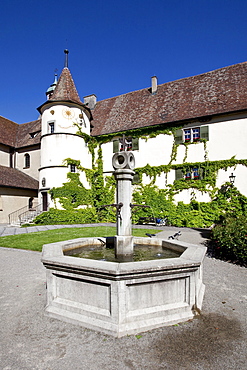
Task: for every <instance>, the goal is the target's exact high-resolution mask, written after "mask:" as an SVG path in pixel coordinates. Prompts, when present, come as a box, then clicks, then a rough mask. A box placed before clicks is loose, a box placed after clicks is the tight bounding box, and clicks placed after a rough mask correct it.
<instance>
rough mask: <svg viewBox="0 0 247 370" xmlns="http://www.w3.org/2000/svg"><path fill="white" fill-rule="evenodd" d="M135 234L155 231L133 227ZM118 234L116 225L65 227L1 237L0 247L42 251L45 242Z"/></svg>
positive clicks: (139, 234) (142, 234) (141, 234)
mask: <svg viewBox="0 0 247 370" xmlns="http://www.w3.org/2000/svg"><path fill="white" fill-rule="evenodd" d="M132 232H133V235H134V236H146V233H153V230H149V229H133V231H132ZM113 235H116V228H115V227H110V226H109V227H108V226H96V227H81V228H76V227H75V228H67V229H66V228H64V229H56V230H47V231H39V232H33V233H27V234H19V235H10V236H2V237H0V247H5V248H17V249H28V250H32V251H38V252H41V251H42V246H43V244H48V243H55V242H61V241H63V240H69V239H76V238H86V237H100V236H101V237H106V236H113Z"/></svg>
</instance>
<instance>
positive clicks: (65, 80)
mask: <svg viewBox="0 0 247 370" xmlns="http://www.w3.org/2000/svg"><path fill="white" fill-rule="evenodd" d="M65 56H66V58H65V67H64V68H63V70H62V73H61V75H60V77H59V79H58V81H56V78H55V81H54V83H53V84H52V85H51V86H50V88H49V89H48V90H47V92H46V95H47V98H48V99H47V101H46V102H45V103H44V104H42V105H41V106H40V107H39V108H38V111H39V112H40V114H41V122H42V128H41V166H40V169H39V179H40V181H39V200H40V203H42V204H43V210H47V208H48V204H50V206H53V204H52V201H51V199H50V196H49V193H48V191H49V190H50V189H51V188H53V187H59V186H62V184H63V183H64V182H66V181H67V174H68V172H77V168H76V165H73V163H71V164H70V165H69V167H67V166H66V164H65V162H64V161H65V159H67V158H70V159H74V160H75V161H78V160H79V161H80V163H81V165H82V166H83V167H85V168H89V169H91V168H92V167H91V166H92V159H91V154H90V153H89V150H88V147H87V145H86V143H85V141H84V139H83V137H82V136H80V135H78V134H77V132H78V130H79V129H80V131H81V132H83V133H85V134H87V135H90V120H91V112H90V109H89V108H87V107H86V106H85V105H84V104H83V103H82V102H81V100H80V98H79V95H78V92H77V90H76V87H75V84H74V81H73V78H72V76H71V73H70V71H69V68H68V51H67V50H65ZM80 180H81V182H82V183H83V185H84V186H85V187H89V184H88V183H87V181H86V177H85V174H84V173H81V174H80Z"/></svg>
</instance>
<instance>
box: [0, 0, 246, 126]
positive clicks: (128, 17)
mask: <svg viewBox="0 0 247 370" xmlns="http://www.w3.org/2000/svg"><path fill="white" fill-rule="evenodd" d="M246 14H247V1H246V0H234V1H233V0H231V1H230V0H207V1H206V0H173V1H172V0H142V1H140V0H115V1H113V0H94V1H88V0H87V1H85V0H70V1H68V0H67V1H65V0H59V1H58V0H49V1H47V0H42V1H41V0H5V1H2V2H1V11H0V44H1V45H0V47H1V72H0V73H1V76H0V77H1V78H0V81H1V85H0V115H1V116H4V117H6V118H8V119H10V120H13V121H15V122H17V123H23V122H28V121H32V120H35V119H37V118H38V112H37V110H36V108H37V107H38V106H39V105H41V104H42V103H44V102H45V100H46V97H45V91H46V89H47V88H48V87H49V85H50V84H51V83H52V82H53V79H54V70H55V69H56V68H57V69H58V74H60V73H61V70H62V68H63V66H64V53H63V50H64V49H65V48H68V49H69V51H70V53H69V68H70V71H71V73H72V76H73V78H74V81H75V84H76V87H77V90H78V92H79V95H80V97H81V99H82V98H83V96H86V95H89V94H92V93H94V94H96V95H97V97H98V100H102V99H107V98H109V97H112V96H116V95H119V94H124V93H127V92H130V91H134V90H139V89H142V88H146V87H149V86H150V83H151V81H150V78H151V76H153V75H156V76H157V77H158V83H159V84H161V83H165V82H168V81H172V80H176V79H180V78H183V77H188V76H193V75H196V74H200V73H204V72H208V71H211V70H214V69H217V68H221V67H225V66H228V65H231V64H235V63H240V62H244V61H246V55H247V51H246V50H247V48H246V40H247V22H246Z"/></svg>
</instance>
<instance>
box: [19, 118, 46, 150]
mask: <svg viewBox="0 0 247 370" xmlns="http://www.w3.org/2000/svg"><path fill="white" fill-rule="evenodd" d="M40 137H41V119H38V120H36V121H32V122H27V123H23V124H21V125H18V134H17V138H16V144H15V147H16V148H21V147H24V146H30V145H36V144H40Z"/></svg>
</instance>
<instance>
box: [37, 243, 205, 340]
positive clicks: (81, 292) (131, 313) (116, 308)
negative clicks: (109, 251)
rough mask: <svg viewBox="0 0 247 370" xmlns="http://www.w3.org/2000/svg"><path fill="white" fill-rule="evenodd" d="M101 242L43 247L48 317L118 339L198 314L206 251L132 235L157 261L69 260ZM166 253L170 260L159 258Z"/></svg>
mask: <svg viewBox="0 0 247 370" xmlns="http://www.w3.org/2000/svg"><path fill="white" fill-rule="evenodd" d="M104 242H107V240H106V239H105V238H80V239H74V240H68V241H64V242H58V243H52V244H46V245H44V246H43V252H42V262H43V264H44V266H45V268H46V274H47V306H46V309H45V314H46V315H48V316H50V317H53V318H57V319H60V320H63V321H66V322H70V323H73V324H76V325H82V326H84V327H86V328H89V329H93V330H98V331H100V332H103V333H106V334H110V335H113V336H115V337H122V336H124V335H128V334H137V333H140V332H143V331H147V330H151V329H154V328H158V327H161V326H164V325H172V324H175V323H179V322H182V321H186V320H189V319H191V318H193V317H194V315H195V314H197V313H198V312H199V311H200V309H201V305H202V300H203V295H204V284H203V283H202V263H203V259H204V256H205V253H206V248H205V247H203V246H197V245H192V244H188V243H184V242H180V241H177V240H175V241H174V240H172V241H170V240H169V241H167V240H162V239H158V238H151V239H150V238H135V237H134V244H137V245H142V246H144V247H143V248H144V249H145V246H146V248H147V249H150V248H151V247H152V248H153V249H154V255H155V254H156V255H157V259H151V260H145V261H136V262H124V263H120V262H110V261H105V260H103V261H102V260H94V259H90V258H75V257H74V256H73V255H76V254H80V253H81V252H82V251H85V249H87V250H89V249H95V248H96V249H99V248H100V247H102V245H103V244H104ZM102 248H104V246H103V247H102ZM167 250H170V252H171V255H172V257H171V256H170V257H169V258H160V254H162V253H163V252H164V251H167ZM128 258H129V257H128Z"/></svg>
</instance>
